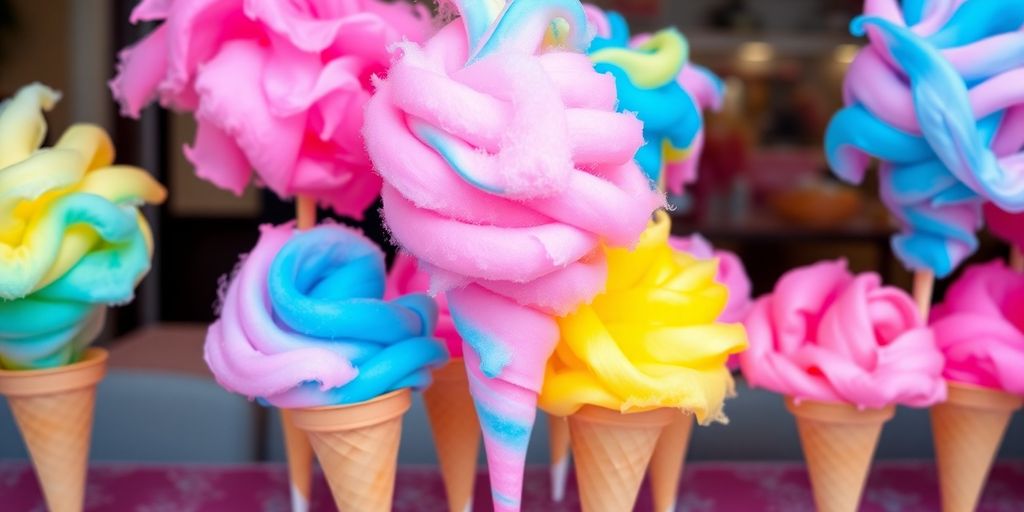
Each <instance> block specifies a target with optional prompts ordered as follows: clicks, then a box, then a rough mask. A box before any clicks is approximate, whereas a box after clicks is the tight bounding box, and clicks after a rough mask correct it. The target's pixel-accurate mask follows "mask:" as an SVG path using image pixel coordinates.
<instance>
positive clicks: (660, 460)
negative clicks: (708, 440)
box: [647, 413, 693, 512]
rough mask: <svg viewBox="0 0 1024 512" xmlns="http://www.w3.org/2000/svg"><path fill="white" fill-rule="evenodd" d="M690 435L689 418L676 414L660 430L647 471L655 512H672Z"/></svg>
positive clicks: (689, 416) (690, 425)
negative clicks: (670, 421)
mask: <svg viewBox="0 0 1024 512" xmlns="http://www.w3.org/2000/svg"><path fill="white" fill-rule="evenodd" d="M692 432H693V416H691V415H689V414H683V413H680V414H678V415H677V416H676V417H675V418H674V419H673V420H672V423H669V424H668V426H666V427H665V429H664V430H662V432H661V436H660V437H659V438H658V444H657V445H655V447H654V455H652V456H651V464H650V467H649V468H648V469H647V472H648V474H649V475H650V479H651V495H652V497H653V498H654V511H655V512H671V511H673V510H675V509H676V495H677V494H678V492H679V477H680V475H682V474H683V464H684V462H685V461H686V450H687V449H688V448H689V447H690V434H691V433H692Z"/></svg>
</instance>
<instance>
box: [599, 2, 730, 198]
mask: <svg viewBox="0 0 1024 512" xmlns="http://www.w3.org/2000/svg"><path fill="white" fill-rule="evenodd" d="M585 9H586V12H587V19H588V22H589V23H590V26H591V28H592V29H593V30H594V31H595V32H596V34H597V35H596V37H595V39H594V41H593V42H592V43H591V45H590V49H589V50H588V51H589V53H590V59H591V60H592V61H593V62H594V68H595V69H596V70H597V71H598V72H601V73H611V74H612V75H613V76H615V84H616V90H617V91H618V95H619V105H618V108H619V110H620V111H622V112H635V113H636V114H637V117H639V118H640V120H641V121H643V123H644V141H645V142H646V143H645V144H644V146H643V147H641V148H640V150H639V151H638V152H637V154H636V160H637V163H638V164H639V165H640V168H641V169H643V170H644V172H645V173H646V174H647V176H648V178H650V179H651V180H652V181H658V180H660V179H661V174H662V172H665V179H666V185H667V187H668V189H669V190H671V191H673V192H675V193H682V189H683V185H684V184H688V183H692V182H694V181H696V179H697V172H696V170H697V161H698V160H699V159H700V152H701V149H702V148H703V145H704V120H703V114H702V113H701V110H702V109H706V108H715V109H717V108H718V107H719V106H720V105H721V102H722V96H723V93H724V86H723V84H722V82H721V80H719V79H718V77H716V76H715V75H714V74H713V73H711V72H710V71H708V70H706V69H704V68H702V67H699V66H695V65H693V64H691V63H690V62H689V44H688V43H687V41H686V38H685V37H683V35H682V34H681V33H679V31H677V30H676V29H666V30H662V31H660V32H657V33H655V34H642V35H639V36H637V37H635V38H632V39H631V38H630V34H629V27H628V26H627V25H626V20H625V19H624V18H623V17H622V15H620V14H619V13H616V12H609V13H605V12H604V11H602V10H601V9H599V8H597V7H594V6H591V5H587V6H585Z"/></svg>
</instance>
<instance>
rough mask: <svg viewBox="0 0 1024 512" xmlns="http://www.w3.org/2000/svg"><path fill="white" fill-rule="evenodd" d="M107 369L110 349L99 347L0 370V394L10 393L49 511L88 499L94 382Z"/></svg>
mask: <svg viewBox="0 0 1024 512" xmlns="http://www.w3.org/2000/svg"><path fill="white" fill-rule="evenodd" d="M106 372H107V351H106V350H103V349H101V348H90V349H88V350H86V351H85V353H84V354H83V356H82V360H81V361H79V362H77V363H74V364H70V365H67V366H62V367H59V368H53V369H48V370H28V371H7V370H0V394H2V395H4V396H6V397H7V403H8V404H9V405H10V407H11V412H12V413H13V414H14V419H15V421H16V422H17V424H18V429H19V430H20V431H21V436H22V438H24V440H25V445H26V446H27V447H28V452H29V455H30V456H31V457H32V465H33V466H34V467H35V470H36V476H37V477H38V478H39V485H40V486H41V487H42V489H43V497H44V498H45V499H46V506H47V509H49V510H50V511H51V512H77V511H81V510H82V507H83V505H84V500H85V480H86V471H87V469H88V465H89V442H90V440H91V438H92V421H93V411H94V409H95V406H96V385H97V384H99V382H100V380H102V379H103V376H104V375H106Z"/></svg>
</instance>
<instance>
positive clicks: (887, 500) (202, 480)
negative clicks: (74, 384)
mask: <svg viewBox="0 0 1024 512" xmlns="http://www.w3.org/2000/svg"><path fill="white" fill-rule="evenodd" d="M570 480H572V479H571V478H570ZM935 480H936V477H935V470H934V466H933V465H932V464H931V463H927V462H884V463H876V464H875V467H874V470H873V472H872V474H871V477H870V480H869V481H868V484H867V489H866V490H865V493H864V500H863V503H862V507H861V511H862V512H917V511H921V512H923V511H935V510H939V504H938V499H939V497H938V490H937V487H936V481H935ZM1022 484H1024V461H1012V462H1000V463H998V464H996V466H995V468H993V470H992V475H991V477H990V478H989V482H988V485H987V487H986V489H985V494H984V496H983V498H982V502H981V505H980V507H979V509H978V510H979V511H981V512H1008V511H1019V510H1024V485H1022ZM574 485H575V484H574V483H572V482H570V485H569V490H568V492H567V495H566V501H565V502H564V503H561V504H554V503H552V502H550V501H549V499H548V495H549V488H548V480H547V469H546V468H545V467H540V466H532V467H530V468H529V469H528V471H527V477H526V487H525V492H524V502H523V510H546V511H554V512H558V511H575V510H579V502H578V500H577V497H576V496H577V495H576V490H575V486H574ZM86 493H87V498H86V505H85V510H86V512H98V511H104V512H106V511H110V512H163V511H167V512H171V511H174V512H206V511H209V512H213V511H217V512H225V511H228V512H230V511H262V512H276V511H280V512H286V511H288V507H289V500H288V493H287V474H286V472H285V468H284V466H282V465H271V464H266V465H246V466H189V465H173V466H172V465H135V464H127V463H117V464H115V463H101V464H93V466H92V467H91V468H90V473H89V485H88V489H87V491H86ZM0 501H2V502H3V509H4V510H12V511H25V512H34V511H43V510H44V508H43V504H42V498H41V496H40V494H39V488H38V486H37V484H36V482H35V478H34V477H33V474H32V471H31V468H30V467H29V466H28V465H27V464H26V463H24V462H20V461H5V462H0ZM490 509H491V507H490V505H489V504H488V503H487V479H486V475H485V474H484V473H483V472H481V474H480V475H478V478H477V483H476V503H475V504H474V510H476V511H478V512H481V511H486V510H490ZM650 509H651V506H650V499H649V496H648V493H647V489H646V488H644V489H641V491H640V498H639V500H638V503H637V508H636V510H638V511H648V510H650ZM312 510H313V511H330V510H332V507H331V497H330V494H329V491H328V490H327V485H326V482H325V481H324V480H323V478H322V477H320V476H319V475H318V478H317V479H316V485H315V488H314V490H313V503H312ZM394 510H395V511H398V512H404V511H409V512H411V511H417V512H430V511H435V510H436V511H444V510H446V507H445V502H444V489H443V487H442V485H441V477H440V474H439V473H438V472H437V470H436V469H435V468H432V467H402V468H400V469H399V471H398V477H397V483H396V493H395V503H394ZM679 510H682V511H694V512H703V511H733V510H749V511H765V512H771V511H787V512H801V511H808V512H813V510H814V507H813V505H812V502H811V494H810V489H809V484H808V480H807V476H806V473H805V472H804V467H803V465H801V464H796V463H724V462H716V463H691V464H689V465H688V466H687V468H686V473H685V475H684V477H683V479H682V481H681V482H680V495H679Z"/></svg>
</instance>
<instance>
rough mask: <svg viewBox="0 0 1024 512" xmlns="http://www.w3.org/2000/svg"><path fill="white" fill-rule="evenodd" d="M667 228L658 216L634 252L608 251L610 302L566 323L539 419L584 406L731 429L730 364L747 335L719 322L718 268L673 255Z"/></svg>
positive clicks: (599, 301)
mask: <svg viewBox="0 0 1024 512" xmlns="http://www.w3.org/2000/svg"><path fill="white" fill-rule="evenodd" d="M670 227H671V224H670V222H669V220H668V215H666V214H665V213H664V212H659V214H658V217H657V219H656V220H655V221H654V222H652V223H651V225H650V226H649V227H648V229H647V231H645V232H644V234H643V236H642V237H641V239H640V242H639V244H638V245H637V247H636V249H635V250H633V251H629V250H625V249H606V250H605V253H606V254H607V257H608V283H607V288H606V290H605V292H604V293H602V294H601V295H599V296H598V297H597V298H595V299H594V301H593V303H592V304H589V305H586V306H583V307H581V308H580V309H579V310H577V311H576V312H574V313H572V314H570V315H568V316H566V317H564V318H561V319H559V327H560V329H561V335H562V339H561V340H560V341H559V344H558V346H557V348H556V350H555V354H554V355H553V356H552V357H551V359H550V360H549V361H548V366H547V372H546V376H545V380H544V387H543V389H542V391H541V396H540V406H541V408H542V409H544V410H545V411H547V412H548V413H550V414H553V415H556V416H569V415H571V414H573V413H575V412H576V411H577V410H578V409H579V408H581V407H583V406H584V405H594V406H598V407H603V408H606V409H612V410H618V411H621V412H623V413H630V412H641V411H647V410H652V409H658V408H675V409H680V410H683V411H686V412H690V413H693V414H694V415H696V417H697V420H698V421H699V422H700V423H702V424H707V423H710V422H712V421H722V422H724V421H725V416H724V415H723V414H722V404H723V402H724V400H725V398H726V397H728V396H731V395H733V394H734V383H733V380H732V376H731V374H730V373H729V370H728V368H727V367H726V361H727V359H728V357H729V355H731V354H736V353H739V352H741V351H743V350H744V349H745V348H746V346H747V338H746V331H745V330H744V328H743V326H742V325H740V324H725V323H720V322H718V321H717V318H718V316H719V314H720V313H721V312H722V310H723V309H724V308H725V304H726V301H727V300H728V290H727V289H726V287H725V286H723V285H722V284H720V283H718V282H717V281H716V280H715V276H716V273H717V269H718V263H717V261H715V260H697V259H695V258H693V257H692V256H690V255H688V254H685V253H682V252H677V251H675V250H673V249H672V248H671V247H670V246H669V245H668V237H669V231H670Z"/></svg>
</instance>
